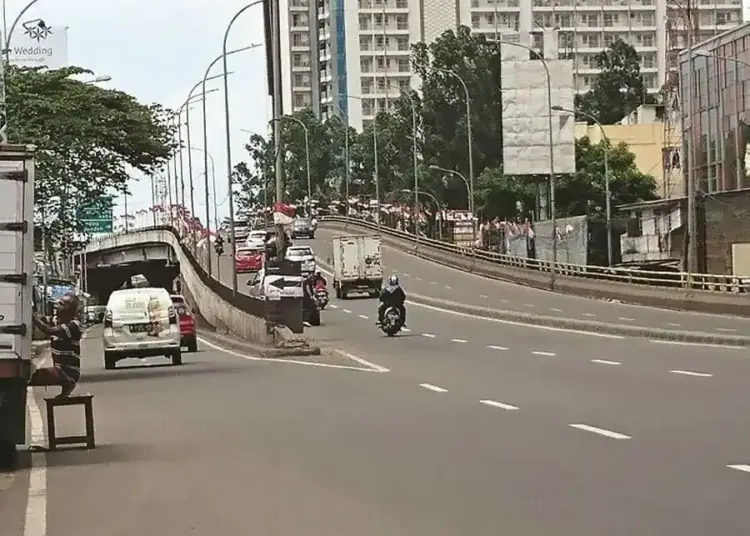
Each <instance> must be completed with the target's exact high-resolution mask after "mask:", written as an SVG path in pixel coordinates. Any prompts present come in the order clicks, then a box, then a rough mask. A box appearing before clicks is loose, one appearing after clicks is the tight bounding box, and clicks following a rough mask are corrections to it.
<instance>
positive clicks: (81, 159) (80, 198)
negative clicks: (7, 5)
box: [6, 66, 175, 238]
mask: <svg viewBox="0 0 750 536" xmlns="http://www.w3.org/2000/svg"><path fill="white" fill-rule="evenodd" d="M6 69H7V70H6V84H7V85H6V92H7V112H8V122H9V124H8V138H9V141H10V142H11V143H13V142H16V143H30V144H34V145H36V146H37V147H38V152H37V168H36V185H35V186H36V191H35V199H36V201H37V207H38V211H39V212H41V211H44V217H45V222H46V226H47V227H48V234H52V235H53V236H55V235H56V236H57V237H58V238H59V236H60V234H61V233H63V232H66V233H69V232H71V231H77V230H80V225H81V223H80V222H79V221H78V219H77V218H76V217H75V215H76V209H77V208H79V207H81V206H82V205H87V204H91V203H93V202H96V201H97V200H99V199H100V198H101V197H102V196H104V195H107V194H111V193H113V192H125V191H126V188H127V182H128V180H130V178H131V177H130V173H131V172H132V169H136V170H138V171H140V172H143V173H147V174H150V173H153V172H154V171H155V170H156V169H157V168H159V167H161V166H162V165H163V163H164V162H166V160H167V158H168V157H169V156H170V154H171V153H172V152H173V151H174V149H175V147H174V145H173V142H172V134H173V130H172V128H171V127H170V126H169V124H168V118H169V111H168V110H165V109H163V108H162V107H161V106H159V105H156V104H152V105H144V104H141V103H139V102H138V101H137V100H136V99H135V98H134V97H132V96H131V95H128V94H127V93H124V92H122V91H115V90H108V89H102V88H100V87H98V86H96V85H93V84H85V83H83V82H80V81H78V80H75V79H74V78H72V77H73V76H77V75H82V74H87V75H90V74H91V72H90V71H87V70H85V69H82V68H79V67H67V68H64V69H58V70H54V71H49V70H44V69H38V68H35V69H20V68H16V67H13V66H6Z"/></svg>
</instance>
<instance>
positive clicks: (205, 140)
mask: <svg viewBox="0 0 750 536" xmlns="http://www.w3.org/2000/svg"><path fill="white" fill-rule="evenodd" d="M259 46H260V45H250V46H248V47H242V48H237V49H234V50H230V51H229V52H227V54H226V55H227V56H229V55H231V54H236V53H238V52H243V51H245V50H250V49H252V48H256V47H259ZM222 58H224V54H222V55H220V56H216V57H215V58H214V59H213V61H212V62H211V63H209V64H208V67H206V72H205V73H204V75H203V80H201V81H200V85H201V93H202V94H203V95H205V94H206V82H208V81H209V80H213V79H214V78H220V77H222V76H224V75H223V74H222V75H216V76H208V74H209V73H210V72H211V69H213V67H214V65H216V64H217V63H218V62H219V61H220V60H221V59H222ZM202 114H203V117H202V127H203V149H204V151H203V173H204V178H205V183H204V186H205V188H206V226H207V229H208V230H209V231H210V230H211V228H210V226H209V220H208V201H209V199H208V158H209V153H208V113H207V111H206V99H203V102H202ZM212 165H213V164H212ZM215 188H216V182H215V177H214V189H215ZM215 202H216V196H214V203H215ZM214 227H215V231H216V232H217V233H218V231H219V223H218V222H217V221H215V222H214ZM210 242H211V241H210V240H209V246H210ZM207 251H208V253H207V260H206V263H207V268H208V276H209V277H211V248H210V247H208V248H207ZM217 269H218V264H217Z"/></svg>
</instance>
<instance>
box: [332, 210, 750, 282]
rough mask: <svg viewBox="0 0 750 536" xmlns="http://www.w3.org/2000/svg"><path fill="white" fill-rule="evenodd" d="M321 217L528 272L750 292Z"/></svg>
mask: <svg viewBox="0 0 750 536" xmlns="http://www.w3.org/2000/svg"><path fill="white" fill-rule="evenodd" d="M321 221H327V222H332V223H337V224H343V225H345V226H348V225H351V226H355V227H360V228H363V229H368V230H372V231H377V230H378V229H379V230H380V232H381V233H382V234H385V235H388V236H390V237H392V238H394V239H397V240H399V241H401V242H403V243H404V245H405V246H406V247H409V248H416V247H421V248H426V249H430V250H433V251H439V252H445V253H449V254H452V255H458V256H460V257H463V258H466V259H480V260H483V261H487V262H490V263H493V264H495V265H497V266H498V267H507V268H513V269H518V270H523V271H527V272H542V273H550V272H552V271H553V267H554V271H555V273H556V274H559V275H563V276H570V277H575V278H580V279H594V280H600V281H611V282H618V283H624V284H633V285H648V286H654V287H663V288H682V289H685V290H699V291H708V292H715V293H731V294H747V293H748V292H750V278H746V277H738V276H734V275H716V274H699V273H691V274H688V273H686V272H660V271H650V270H637V269H630V268H614V267H613V268H609V267H606V266H585V265H580V264H572V263H565V262H557V263H552V262H551V261H545V260H540V259H529V258H524V257H516V256H513V255H506V254H501V253H495V252H491V251H484V250H481V249H477V248H467V247H459V246H456V245H455V244H451V243H448V242H444V241H440V240H433V239H430V238H426V237H423V236H420V237H419V240H417V239H416V237H415V236H414V235H413V234H411V233H407V232H404V231H399V230H396V229H393V228H390V227H387V226H385V225H381V226H380V228H378V226H377V224H375V223H373V222H370V221H366V220H362V219H357V218H349V217H345V216H325V217H323V218H321Z"/></svg>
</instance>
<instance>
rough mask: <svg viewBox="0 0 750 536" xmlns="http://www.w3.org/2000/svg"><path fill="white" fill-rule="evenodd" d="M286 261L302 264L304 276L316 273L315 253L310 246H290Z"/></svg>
mask: <svg viewBox="0 0 750 536" xmlns="http://www.w3.org/2000/svg"><path fill="white" fill-rule="evenodd" d="M286 259H287V260H290V261H297V262H299V263H301V264H302V273H303V274H310V273H312V272H314V271H315V253H314V252H313V249H312V248H311V247H310V246H289V247H288V248H287V249H286Z"/></svg>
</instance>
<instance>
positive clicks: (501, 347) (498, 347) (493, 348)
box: [487, 344, 507, 350]
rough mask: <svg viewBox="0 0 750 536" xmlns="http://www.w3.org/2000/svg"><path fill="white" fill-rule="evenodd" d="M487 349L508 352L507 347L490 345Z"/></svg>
mask: <svg viewBox="0 0 750 536" xmlns="http://www.w3.org/2000/svg"><path fill="white" fill-rule="evenodd" d="M487 348H489V349H491V350H507V348H506V347H505V346H495V345H494V344H488V345H487Z"/></svg>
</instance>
